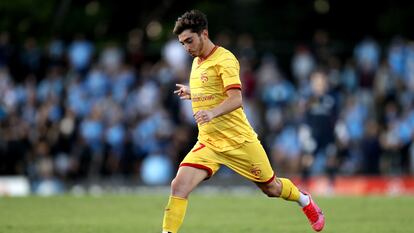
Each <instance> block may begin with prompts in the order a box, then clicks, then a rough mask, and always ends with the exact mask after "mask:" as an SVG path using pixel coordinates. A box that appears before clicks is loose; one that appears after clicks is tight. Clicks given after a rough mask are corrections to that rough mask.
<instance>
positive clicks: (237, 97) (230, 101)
mask: <svg viewBox="0 0 414 233" xmlns="http://www.w3.org/2000/svg"><path fill="white" fill-rule="evenodd" d="M226 94H227V98H226V99H225V100H224V101H223V102H221V104H219V105H217V106H216V107H214V108H212V109H209V110H200V111H198V112H196V113H195V114H194V118H195V120H196V122H197V123H198V124H204V123H207V122H210V121H211V120H213V119H214V118H216V117H219V116H222V115H224V114H227V113H229V112H232V111H234V110H236V109H238V108H240V107H241V106H242V93H241V90H240V89H238V88H232V89H228V90H227V91H226Z"/></svg>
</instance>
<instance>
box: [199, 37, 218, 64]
mask: <svg viewBox="0 0 414 233" xmlns="http://www.w3.org/2000/svg"><path fill="white" fill-rule="evenodd" d="M215 48H216V45H215V44H214V43H213V42H212V41H211V40H208V42H207V44H206V45H205V47H204V50H203V52H202V53H201V55H200V56H199V58H200V60H201V61H203V60H205V59H206V58H207V57H209V56H210V55H211V54H212V53H213V52H214V50H215Z"/></svg>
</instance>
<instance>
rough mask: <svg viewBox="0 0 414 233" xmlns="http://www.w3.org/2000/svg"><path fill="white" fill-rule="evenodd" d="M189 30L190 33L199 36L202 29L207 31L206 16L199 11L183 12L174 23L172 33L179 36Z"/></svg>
mask: <svg viewBox="0 0 414 233" xmlns="http://www.w3.org/2000/svg"><path fill="white" fill-rule="evenodd" d="M187 29H191V32H195V33H197V34H200V33H201V32H202V31H203V30H204V29H208V21H207V16H206V15H205V14H204V13H203V12H201V11H199V10H191V11H187V12H185V13H184V14H183V15H182V16H181V17H178V19H177V21H175V26H174V30H173V33H174V34H175V35H180V34H181V33H182V32H183V31H185V30H187Z"/></svg>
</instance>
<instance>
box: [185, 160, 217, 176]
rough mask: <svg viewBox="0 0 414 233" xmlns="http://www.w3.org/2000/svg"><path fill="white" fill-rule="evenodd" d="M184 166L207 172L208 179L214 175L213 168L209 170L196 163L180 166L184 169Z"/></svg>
mask: <svg viewBox="0 0 414 233" xmlns="http://www.w3.org/2000/svg"><path fill="white" fill-rule="evenodd" d="M183 166H186V167H193V168H198V169H202V170H205V171H207V173H208V177H210V176H211V175H213V170H211V168H209V167H207V166H204V165H201V164H196V163H182V164H180V167H183Z"/></svg>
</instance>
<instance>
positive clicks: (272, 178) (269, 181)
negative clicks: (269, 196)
mask: <svg viewBox="0 0 414 233" xmlns="http://www.w3.org/2000/svg"><path fill="white" fill-rule="evenodd" d="M274 179H275V174H273V176H272V177H271V178H270V179H269V180H268V181H265V182H263V184H269V183H271V182H272V181H273V180H274Z"/></svg>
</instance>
